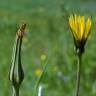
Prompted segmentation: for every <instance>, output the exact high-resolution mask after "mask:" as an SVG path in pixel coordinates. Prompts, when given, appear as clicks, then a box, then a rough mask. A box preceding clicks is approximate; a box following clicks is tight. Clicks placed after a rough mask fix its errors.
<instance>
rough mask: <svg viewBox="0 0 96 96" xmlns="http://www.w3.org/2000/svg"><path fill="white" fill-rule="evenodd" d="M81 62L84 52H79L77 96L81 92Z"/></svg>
mask: <svg viewBox="0 0 96 96" xmlns="http://www.w3.org/2000/svg"><path fill="white" fill-rule="evenodd" d="M81 63H82V53H80V52H79V54H78V64H77V79H76V95H75V96H79V92H80V75H81Z"/></svg>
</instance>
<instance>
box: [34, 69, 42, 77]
mask: <svg viewBox="0 0 96 96" xmlns="http://www.w3.org/2000/svg"><path fill="white" fill-rule="evenodd" d="M34 73H35V75H36V76H40V75H41V73H42V69H40V68H37V69H36V70H35V72H34Z"/></svg>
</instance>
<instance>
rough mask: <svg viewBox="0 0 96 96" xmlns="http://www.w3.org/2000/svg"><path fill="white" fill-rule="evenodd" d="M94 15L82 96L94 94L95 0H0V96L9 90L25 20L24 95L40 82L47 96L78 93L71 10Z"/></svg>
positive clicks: (86, 47)
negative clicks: (18, 34)
mask: <svg viewBox="0 0 96 96" xmlns="http://www.w3.org/2000/svg"><path fill="white" fill-rule="evenodd" d="M72 13H76V14H80V15H84V16H86V18H87V17H88V16H91V18H92V31H91V35H90V37H89V38H88V41H87V43H86V46H85V54H84V55H83V64H82V73H81V74H82V75H81V87H80V96H96V55H95V54H96V53H95V50H96V24H95V23H96V0H0V96H11V92H12V91H11V85H10V82H9V80H8V72H9V69H10V65H11V55H12V48H13V44H14V40H15V32H16V31H17V28H18V25H19V24H20V23H22V22H26V24H27V28H26V32H25V35H24V38H23V45H22V64H23V68H24V72H25V79H24V82H23V84H22V87H21V89H20V96H32V94H33V88H34V85H35V83H36V81H37V80H38V78H39V75H40V73H41V72H42V66H44V64H45V63H46V62H47V60H48V65H47V68H46V71H45V73H44V76H43V78H42V80H41V82H40V84H41V85H42V87H43V96H74V92H75V82H76V66H77V64H76V56H75V53H74V44H73V38H72V35H71V32H70V29H69V25H68V17H69V15H70V14H72Z"/></svg>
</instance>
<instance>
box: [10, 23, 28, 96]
mask: <svg viewBox="0 0 96 96" xmlns="http://www.w3.org/2000/svg"><path fill="white" fill-rule="evenodd" d="M25 27H26V24H22V25H21V26H20V28H19V29H18V31H17V32H16V42H15V46H14V48H13V54H12V64H11V68H10V72H9V80H10V81H11V84H12V87H13V95H12V96H19V88H20V85H21V83H22V81H23V79H24V72H23V68H22V64H21V45H22V38H23V35H24V30H25Z"/></svg>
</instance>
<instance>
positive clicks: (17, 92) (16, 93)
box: [12, 87, 19, 96]
mask: <svg viewBox="0 0 96 96" xmlns="http://www.w3.org/2000/svg"><path fill="white" fill-rule="evenodd" d="M12 96H19V87H17V88H15V87H13V94H12Z"/></svg>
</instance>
